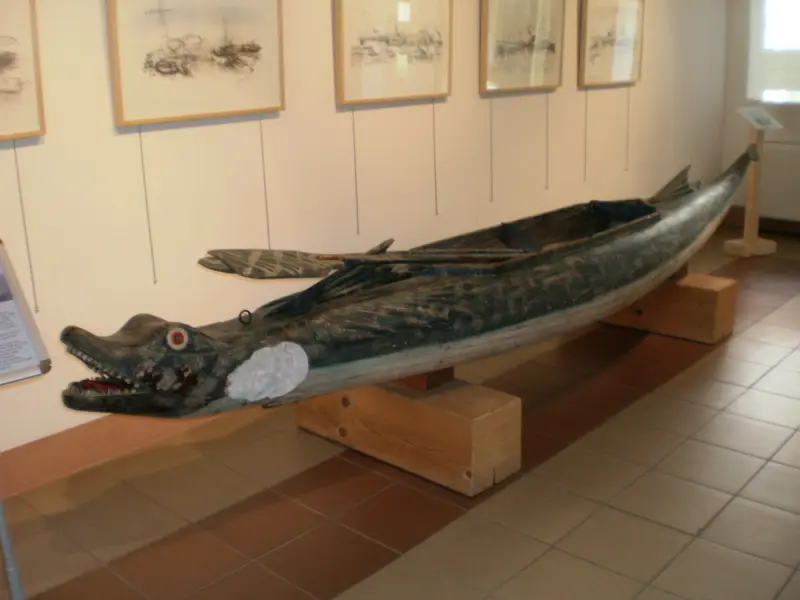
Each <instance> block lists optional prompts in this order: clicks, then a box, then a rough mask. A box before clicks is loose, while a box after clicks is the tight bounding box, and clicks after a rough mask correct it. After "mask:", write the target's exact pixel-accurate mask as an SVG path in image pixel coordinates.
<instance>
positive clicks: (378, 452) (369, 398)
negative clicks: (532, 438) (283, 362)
mask: <svg viewBox="0 0 800 600" xmlns="http://www.w3.org/2000/svg"><path fill="white" fill-rule="evenodd" d="M296 409H297V424H298V425H299V426H300V427H301V428H303V429H305V430H307V431H310V432H312V433H315V434H317V435H319V436H322V437H324V438H327V439H330V440H334V441H336V442H338V443H340V444H343V445H345V446H347V447H349V448H352V449H354V450H357V451H359V452H362V453H363V454H366V455H368V456H372V457H373V458H377V459H378V460H381V461H383V462H386V463H389V464H390V465H393V466H395V467H398V468H400V469H403V470H405V471H408V472H410V473H413V474H415V475H418V476H419V477H423V478H425V479H427V480H429V481H433V482H434V483H438V484H439V485H442V486H445V487H447V488H450V489H452V490H454V491H456V492H459V493H461V494H464V495H466V496H475V495H477V494H479V493H480V492H483V491H484V490H487V489H489V488H490V487H492V486H494V485H495V484H497V483H499V482H501V481H503V480H504V479H506V478H507V477H509V476H511V475H513V474H514V473H516V472H517V471H519V470H520V468H521V454H522V447H521V446H522V439H521V437H522V402H521V400H520V399H519V398H517V397H515V396H511V395H509V394H505V393H502V392H498V391H496V390H491V389H488V388H485V387H481V386H477V385H471V384H467V383H464V382H461V381H458V380H455V381H452V382H450V383H447V384H444V385H441V386H439V387H437V388H436V389H435V390H433V391H419V390H414V389H412V388H409V387H407V386H403V385H396V384H389V385H383V386H374V387H365V388H358V389H353V390H348V391H345V392H342V393H336V394H328V395H325V396H319V397H317V398H311V399H309V400H305V401H303V402H300V403H298V404H297V406H296Z"/></svg>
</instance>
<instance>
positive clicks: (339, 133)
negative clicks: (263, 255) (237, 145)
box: [263, 0, 362, 252]
mask: <svg viewBox="0 0 800 600" xmlns="http://www.w3.org/2000/svg"><path fill="white" fill-rule="evenodd" d="M331 15H332V13H331V2H330V0H292V1H290V2H286V1H284V9H283V20H284V25H283V33H284V38H285V40H286V48H285V52H284V65H285V67H284V71H285V85H286V103H287V104H286V110H285V112H284V113H283V114H281V115H280V117H279V118H271V119H267V120H265V121H264V128H263V129H264V153H265V160H264V167H265V173H266V181H267V197H268V203H269V221H270V241H271V242H272V244H271V247H272V248H296V247H298V246H303V247H304V248H305V249H308V250H309V251H315V252H341V251H344V250H351V249H353V248H357V247H359V245H360V244H361V243H362V242H361V241H360V240H358V237H357V234H356V185H355V159H354V146H353V123H352V112H351V111H349V110H342V111H337V110H336V106H335V101H334V97H335V93H334V86H333V82H334V71H333V59H332V55H331V48H332V46H333V36H332V25H331V23H332V19H331ZM301 132H310V133H308V134H306V135H303V134H302V133H301Z"/></svg>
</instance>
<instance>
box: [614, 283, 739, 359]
mask: <svg viewBox="0 0 800 600" xmlns="http://www.w3.org/2000/svg"><path fill="white" fill-rule="evenodd" d="M738 292H739V283H738V282H737V281H736V280H734V279H726V278H722V277H714V276H711V275H703V274H698V273H693V274H690V275H684V276H682V277H673V278H672V279H670V280H668V281H667V282H665V283H664V284H663V285H661V286H660V287H658V288H656V289H655V290H653V291H652V292H650V293H649V294H648V295H646V296H645V297H644V298H642V299H641V300H639V301H638V302H635V303H634V304H633V305H632V306H629V307H628V308H626V309H624V310H622V311H620V312H618V313H616V314H615V315H612V316H611V317H609V318H608V319H605V321H604V322H605V323H608V324H610V325H618V326H621V327H630V328H632V329H639V330H643V331H649V332H652V333H658V334H662V335H667V336H670V337H677V338H682V339H686V340H692V341H695V342H702V343H705V344H716V343H718V342H720V341H722V340H723V339H725V338H727V337H728V336H730V335H731V333H732V332H733V324H734V316H735V313H736V300H737V297H738Z"/></svg>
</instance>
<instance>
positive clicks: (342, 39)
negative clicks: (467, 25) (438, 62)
mask: <svg viewBox="0 0 800 600" xmlns="http://www.w3.org/2000/svg"><path fill="white" fill-rule="evenodd" d="M435 2H438V3H439V5H440V6H443V7H445V8H446V9H447V17H446V27H447V33H446V35H445V34H443V33H441V32H440V35H441V38H445V37H446V39H443V40H442V42H441V46H442V48H441V53H440V56H441V57H442V58H443V59H444V61H446V63H447V64H446V68H445V69H444V77H445V78H446V81H445V83H444V85H441V86H439V89H438V90H437V89H436V86H435V85H434V86H432V89H430V90H426V91H423V92H420V91H409V92H399V91H398V90H392V91H388V90H387V93H385V94H382V93H375V94H370V95H364V96H361V97H353V96H351V95H350V94H349V93H348V90H347V88H348V86H347V83H348V75H349V72H350V71H349V69H348V62H347V60H346V59H347V58H349V57H350V56H351V52H350V51H348V49H347V20H346V19H347V14H346V13H347V12H348V8H350V7H351V5H355V4H359V5H365V4H367V3H372V4H375V5H383V4H385V5H386V7H381V6H376V8H384V9H385V10H386V9H388V7H389V6H392V7H394V8H395V10H398V17H399V11H400V10H401V9H400V6H401V5H406V6H407V7H408V10H409V12H411V11H413V13H416V11H417V10H418V8H419V7H420V6H425V7H430V6H432V5H433V3H435ZM399 22H400V20H399V18H398V20H397V21H396V23H395V26H397V23H399ZM334 23H335V31H334V46H335V51H334V55H335V72H336V101H337V104H338V105H340V106H361V105H368V104H385V103H390V102H404V101H405V102H408V101H416V100H436V99H442V98H447V97H449V96H450V94H451V93H452V85H453V76H452V71H453V0H406V1H405V2H397V0H335V4H334ZM361 45H362V46H363V41H362V42H361ZM365 50H366V51H367V52H370V51H374V46H372V47H370V49H367V47H366V46H365ZM387 52H389V50H388V48H387ZM401 56H403V57H406V58H404V62H403V65H404V66H403V67H402V68H408V66H409V62H408V58H407V55H406V54H396V55H395V56H394V58H395V59H396V60H397V61H398V63H397V64H399V61H400V57H401ZM376 62H377V61H376ZM372 66H378V67H379V66H380V65H372ZM396 66H397V65H395V67H396ZM367 68H369V67H367ZM397 74H398V73H397V69H396V68H395V72H394V73H392V74H390V78H393V79H394V81H396V80H397Z"/></svg>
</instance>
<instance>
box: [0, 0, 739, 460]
mask: <svg viewBox="0 0 800 600" xmlns="http://www.w3.org/2000/svg"><path fill="white" fill-rule="evenodd" d="M104 5H105V2H104V0H69V2H65V1H64V0H39V13H40V14H39V20H40V35H41V40H42V67H43V79H44V86H45V101H46V108H47V114H48V126H49V132H48V135H47V136H46V137H45V138H44V139H43V140H42V141H41V142H38V143H30V144H28V143H18V144H17V145H16V147H15V148H14V147H12V145H10V144H2V145H0V223H2V228H1V230H0V237H2V239H3V240H4V241H5V243H6V244H7V245H8V247H9V250H10V253H11V256H12V259H13V260H14V261H15V265H16V269H17V271H18V272H19V274H20V276H21V278H22V283H23V285H24V289H25V292H26V294H27V297H28V299H29V301H30V302H31V304H34V284H35V292H36V297H35V302H36V304H37V305H38V308H39V311H38V313H37V319H38V323H39V325H40V327H41V329H42V332H43V335H44V337H45V341H46V343H47V345H48V348H49V351H50V353H51V355H52V357H53V371H52V372H51V373H50V374H48V375H47V376H46V377H44V378H42V379H40V380H38V381H35V382H29V383H26V384H20V385H16V386H13V387H11V388H7V389H4V390H2V391H0V450H3V449H7V448H10V447H14V446H16V445H19V444H22V443H25V442H27V441H30V440H33V439H36V438H38V437H41V436H45V435H48V434H51V433H54V432H57V431H59V430H63V429H66V428H69V427H72V426H75V425H77V424H79V423H82V422H85V421H86V420H87V419H89V418H90V417H88V416H87V415H84V414H78V413H74V412H70V411H68V410H67V409H65V408H63V406H62V405H61V400H60V396H59V392H60V389H61V388H62V387H63V386H64V385H65V383H66V382H68V381H69V380H71V379H77V378H80V377H82V376H84V374H85V370H84V368H83V367H82V366H81V365H80V364H79V363H78V362H77V361H76V360H74V359H73V358H71V357H69V356H67V355H66V354H65V353H64V352H63V349H62V346H61V345H60V344H59V343H58V334H59V332H60V330H61V328H62V327H63V326H64V325H66V324H68V323H73V324H78V325H82V326H86V327H89V328H91V329H92V330H94V331H97V332H101V333H106V332H111V331H113V330H115V329H116V328H118V327H119V326H120V325H121V324H122V323H123V322H124V321H125V320H126V319H127V318H128V317H130V316H132V315H133V314H135V313H137V312H153V313H155V314H158V315H161V316H163V317H165V318H170V319H176V320H183V321H186V322H189V323H194V324H200V323H203V322H207V321H214V320H221V319H227V318H229V317H231V316H232V315H235V314H237V313H238V312H239V311H240V310H242V309H244V308H253V307H255V306H257V305H259V304H261V303H263V302H266V301H268V300H270V299H271V298H274V297H275V296H276V295H279V294H283V293H286V292H289V291H293V290H294V289H297V287H298V284H296V283H294V284H292V283H258V282H249V281H239V280H237V279H233V278H229V277H226V276H222V275H219V274H214V273H212V272H209V271H205V270H203V269H201V268H200V267H199V266H197V265H196V261H197V259H198V258H200V257H202V256H203V255H204V253H205V251H206V250H207V249H210V248H225V247H265V246H267V245H271V246H272V247H273V248H279V247H280V248H301V249H307V250H330V251H340V250H364V249H367V248H369V247H371V246H372V245H374V244H375V243H377V242H379V241H381V240H383V239H384V238H387V237H395V238H396V239H397V247H398V248H402V247H406V246H408V245H409V244H416V243H419V242H423V241H425V240H430V239H432V238H436V237H439V236H444V235H449V234H453V233H457V232H462V231H464V230H466V229H470V228H475V227H479V226H482V225H488V224H491V223H495V222H498V221H500V220H502V219H509V218H513V217H516V216H522V215H528V214H532V213H538V212H541V211H544V210H548V209H552V208H554V207H558V206H563V205H566V204H570V203H574V202H579V201H583V200H587V199H590V198H615V197H627V196H631V195H634V194H648V193H651V192H653V191H655V190H656V189H657V188H658V187H659V186H660V185H661V184H663V183H664V182H665V181H666V180H667V179H668V178H669V177H670V176H671V175H672V174H674V173H675V172H677V171H678V170H679V169H680V168H681V167H683V166H684V165H685V164H687V163H688V162H692V163H693V164H694V165H695V166H696V171H695V174H697V175H700V176H702V177H703V178H708V177H711V176H713V175H715V174H716V173H717V172H718V170H719V168H720V164H721V149H722V146H721V140H720V132H721V128H722V116H723V101H724V75H725V53H724V46H725V37H724V36H725V33H724V31H725V28H724V22H725V14H726V2H725V0H702V1H701V2H698V1H697V0H647V15H646V41H645V58H644V61H645V64H644V72H643V80H642V82H641V84H640V85H638V86H636V87H635V88H633V89H632V90H625V89H623V90H607V91H597V92H592V93H589V94H585V93H583V92H579V91H577V90H576V88H575V83H574V82H575V80H576V70H577V69H576V62H577V50H576V45H577V14H578V2H577V0H568V21H567V36H566V48H567V52H566V57H565V77H564V86H563V88H562V89H561V90H559V91H558V93H556V94H553V95H551V96H549V97H546V96H542V95H529V96H516V97H509V98H505V99H496V100H493V101H491V102H490V101H488V100H483V99H481V98H479V97H478V95H477V89H478V81H477V65H478V59H477V57H478V0H456V2H455V7H456V8H455V10H456V14H455V61H454V71H453V76H454V85H453V96H452V98H451V99H450V100H449V101H448V102H446V103H444V104H442V105H438V106H436V108H435V109H434V108H433V107H432V106H431V105H430V104H423V105H417V106H401V107H396V108H381V109H374V110H360V111H358V112H356V113H353V112H351V111H337V110H336V109H335V107H334V99H333V87H332V82H333V73H332V58H331V14H330V6H331V3H330V0H284V5H285V10H284V12H285V26H284V29H285V30H284V33H285V44H286V51H285V54H286V85H287V110H286V111H285V112H284V113H283V114H282V115H280V116H279V117H277V118H266V119H264V120H262V121H259V120H257V119H239V120H232V121H226V122H212V123H203V124H192V125H182V126H162V127H143V128H142V130H141V133H140V132H139V131H138V130H130V131H124V132H117V131H115V129H114V126H113V122H112V114H111V98H110V87H109V66H108V61H107V58H106V38H105V28H104V17H105V15H104V9H103V7H104ZM548 132H549V135H548ZM262 146H263V154H262ZM356 190H357V192H358V211H357V210H356ZM146 202H147V204H146ZM146 206H149V218H150V222H151V224H152V246H153V249H154V253H153V259H154V260H153V261H151V253H150V236H149V235H148V227H147V211H146ZM267 206H268V208H269V211H268V213H269V227H267V213H266V210H265V208H266V207H267ZM437 206H438V214H437V212H436V207H437ZM23 207H24V217H25V220H26V223H27V235H28V241H29V242H30V256H31V259H32V260H31V264H29V261H28V256H27V252H26V237H25V229H24V227H23V212H22V208H23ZM153 264H154V265H155V274H156V280H155V281H154V277H153ZM31 273H32V274H33V279H32V278H31V276H30V274H31Z"/></svg>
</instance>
